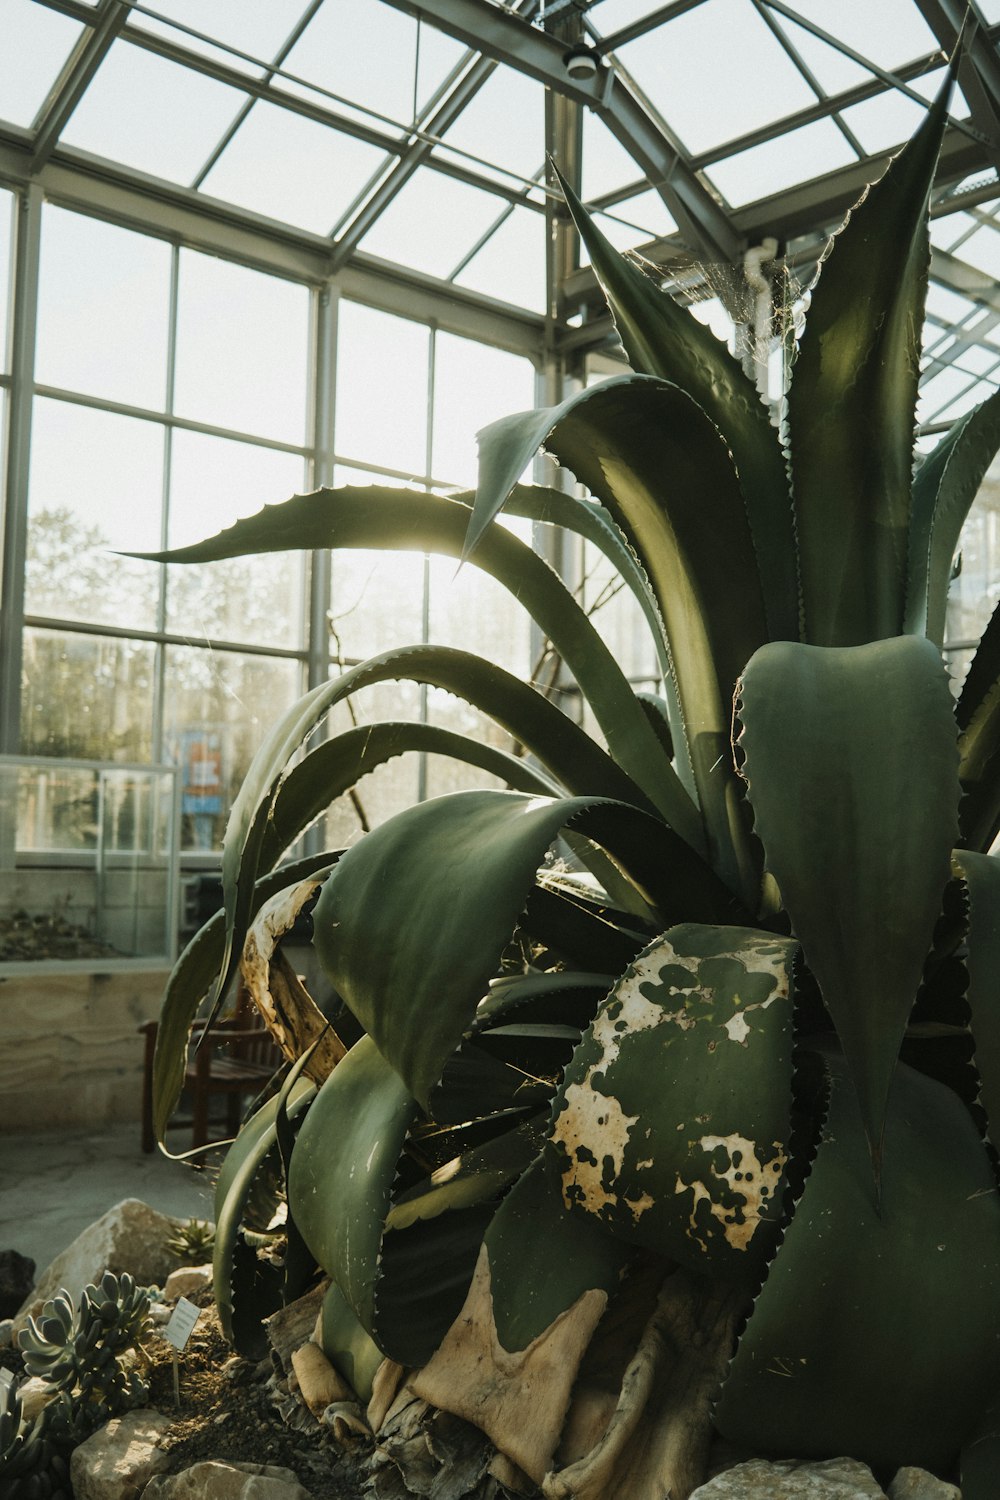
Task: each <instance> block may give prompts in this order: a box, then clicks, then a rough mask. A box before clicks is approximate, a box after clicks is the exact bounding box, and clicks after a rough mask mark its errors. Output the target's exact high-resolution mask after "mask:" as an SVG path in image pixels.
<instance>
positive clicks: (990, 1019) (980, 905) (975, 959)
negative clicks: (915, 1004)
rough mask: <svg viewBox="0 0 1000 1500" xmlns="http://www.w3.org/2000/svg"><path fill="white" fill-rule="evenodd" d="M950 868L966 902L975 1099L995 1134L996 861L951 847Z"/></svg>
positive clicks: (999, 978) (999, 981)
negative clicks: (976, 1076)
mask: <svg viewBox="0 0 1000 1500" xmlns="http://www.w3.org/2000/svg"><path fill="white" fill-rule="evenodd" d="M955 868H956V871H957V873H958V875H959V876H960V877H961V879H962V880H963V881H964V882H965V887H966V890H967V892H968V901H969V923H968V932H967V934H966V946H967V950H968V951H967V956H966V959H965V966H966V969H967V970H968V975H969V987H968V989H967V990H966V995H965V998H966V1000H967V1002H968V1005H969V1010H970V1012H971V1019H972V1034H973V1037H974V1038H975V1047H976V1051H975V1064H976V1070H977V1072H978V1073H979V1082H980V1102H981V1103H982V1105H983V1108H984V1109H985V1110H986V1114H987V1118H988V1119H989V1121H990V1126H991V1131H990V1134H991V1138H992V1139H993V1140H994V1141H995V1140H997V1139H998V1138H1000V1003H998V1002H1000V860H998V859H996V858H994V857H993V856H992V855H989V854H974V853H969V852H967V851H966V850H964V849H956V851H955Z"/></svg>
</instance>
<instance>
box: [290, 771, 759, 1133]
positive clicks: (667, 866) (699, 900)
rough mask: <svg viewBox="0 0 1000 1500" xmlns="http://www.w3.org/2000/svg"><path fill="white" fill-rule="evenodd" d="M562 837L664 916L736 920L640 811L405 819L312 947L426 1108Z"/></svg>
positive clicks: (370, 856)
mask: <svg viewBox="0 0 1000 1500" xmlns="http://www.w3.org/2000/svg"><path fill="white" fill-rule="evenodd" d="M564 830H571V831H573V832H576V833H580V834H584V835H585V836H586V837H588V838H591V839H593V840H594V842H596V843H598V844H600V845H601V846H602V847H603V848H604V849H605V850H606V851H607V852H608V853H609V854H610V855H611V856H612V858H613V859H615V861H616V863H617V864H619V865H620V866H621V867H622V868H623V869H624V870H625V872H626V873H627V874H628V875H629V876H630V878H631V879H632V880H633V881H634V882H635V884H636V886H637V888H638V889H639V893H640V895H642V897H643V899H644V900H646V901H649V902H651V903H652V904H653V905H654V906H656V905H660V906H661V907H668V908H670V907H677V908H679V909H681V910H686V911H690V910H691V909H692V907H693V906H699V907H700V908H701V909H702V911H703V912H704V915H705V919H706V920H708V921H713V920H717V918H718V916H719V914H720V912H725V911H726V910H728V909H731V908H732V905H733V902H732V898H731V896H730V895H729V893H728V892H727V891H726V890H725V888H724V887H722V886H721V885H720V883H719V882H718V881H717V880H716V879H715V877H714V876H713V875H712V872H711V871H710V870H709V869H708V867H707V866H705V865H702V864H701V863H700V861H699V860H698V858H697V856H696V855H695V854H694V853H693V852H692V851H691V850H690V849H689V848H688V846H687V845H686V844H684V842H683V841H682V840H681V839H678V838H677V836H676V834H674V833H672V832H671V830H669V829H667V828H665V827H664V825H663V824H661V823H657V821H656V820H655V819H653V818H651V817H648V816H647V815H645V814H643V813H640V812H639V811H638V810H637V809H636V808H632V807H628V806H626V805H625V804H622V803H608V802H601V801H600V800H599V799H597V798H583V797H578V798H565V799H561V800H556V801H553V800H550V799H547V798H542V797H535V798H531V797H526V796H523V795H521V794H520V793H516V792H492V791H480V792H456V793H454V794H452V795H451V796H448V797H439V798H435V799H434V800H433V801H430V802H423V803H419V804H417V805H416V806H413V807H409V808H407V809H406V810H405V811H404V812H401V813H399V814H397V816H396V817H394V818H391V819H390V820H389V821H388V822H387V823H383V824H382V825H381V827H379V828H376V829H375V830H374V831H373V832H371V833H369V834H367V835H366V836H365V838H363V839H362V840H361V841H360V842H359V843H357V844H355V845H354V847H353V848H352V849H350V850H349V851H348V853H347V854H346V855H345V856H344V859H343V860H342V861H341V863H340V865H339V866H338V873H339V874H340V875H342V876H343V878H342V879H338V880H337V881H336V884H333V883H331V882H328V883H327V886H326V889H325V890H324V892H323V894H322V895H321V896H320V899H319V901H318V902H317V905H316V908H315V910H314V912H313V924H314V932H315V937H314V944H315V947H316V950H317V953H318V954H319V957H320V960H321V962H322V964H323V966H324V968H325V970H326V972H327V974H328V975H329V977H330V979H331V981H332V983H333V985H334V988H335V989H336V990H337V992H338V993H339V994H340V995H342V996H343V998H344V1000H345V1001H346V1002H347V1004H348V1005H349V1006H350V1008H351V1010H352V1011H353V1012H354V1014H355V1015H356V1016H357V1018H358V1020H359V1021H360V1022H361V1024H362V1025H363V1026H364V1028H365V1030H366V1031H367V1032H368V1033H369V1035H370V1036H371V1037H373V1038H374V1040H375V1042H376V1044H377V1045H378V1047H379V1049H380V1050H381V1052H382V1053H383V1054H384V1056H385V1057H386V1058H387V1059H388V1061H389V1062H390V1063H391V1064H392V1066H393V1067H394V1068H395V1069H396V1070H397V1071H398V1073H399V1075H400V1077H401V1078H403V1079H404V1080H405V1081H406V1084H407V1086H408V1087H409V1089H410V1090H411V1092H412V1093H413V1094H415V1095H416V1097H417V1099H418V1100H419V1101H420V1103H421V1105H422V1106H423V1107H424V1108H425V1109H426V1108H427V1101H428V1096H429V1092H430V1090H431V1088H432V1087H433V1086H434V1084H435V1083H436V1082H437V1080H438V1078H439V1077H440V1075H441V1069H442V1067H443V1066H444V1063H445V1060H446V1059H447V1058H448V1057H449V1056H450V1054H451V1053H452V1052H453V1050H454V1049H455V1047H456V1046H457V1044H458V1041H459V1039H460V1037H461V1036H462V1033H463V1032H464V1031H465V1029H466V1027H467V1026H468V1024H469V1022H470V1020H471V1019H472V1017H473V1015H474V1014H475V1009H476V1006H477V1005H478V1003H479V1001H480V1000H481V999H482V997H483V995H484V994H485V993H486V990H487V987H488V985H489V982H490V980H491V979H492V978H493V976H494V974H495V973H496V971H497V969H498V967H499V963H500V957H501V954H502V953H503V950H504V948H505V947H506V945H507V943H508V941H509V939H510V937H511V934H512V933H513V931H514V927H515V924H516V921H517V917H518V913H519V912H520V910H521V909H522V907H523V905H524V901H525V899H526V896H527V894H528V892H529V890H530V889H531V888H532V886H533V885H534V882H535V872H536V871H537V869H538V866H539V865H540V864H541V862H542V859H543V857H544V855H545V852H546V850H547V849H548V847H549V845H550V844H551V843H552V842H553V840H554V839H556V838H557V837H558V836H559V835H560V834H562V833H563V832H564ZM414 911H419V913H420V920H419V922H417V921H414V920H412V913H413V912H414Z"/></svg>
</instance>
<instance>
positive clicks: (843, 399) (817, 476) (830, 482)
mask: <svg viewBox="0 0 1000 1500" xmlns="http://www.w3.org/2000/svg"><path fill="white" fill-rule="evenodd" d="M950 90H951V80H950V78H949V81H948V84H947V85H946V87H945V88H944V89H943V90H942V91H941V93H940V94H939V95H938V98H937V100H936V101H935V103H934V105H933V107H932V108H931V109H929V110H928V112H927V116H926V118H925V119H924V121H923V123H922V124H921V126H920V129H919V130H918V131H917V133H916V135H915V136H914V137H913V139H912V140H911V141H910V143H909V145H907V146H906V148H905V149H904V150H903V151H902V153H901V154H900V155H899V156H898V157H897V158H896V159H895V161H893V162H892V163H891V165H890V167H889V169H888V171H887V172H886V173H885V175H884V177H883V178H882V179H881V181H880V182H878V183H877V184H876V185H875V186H874V187H872V188H871V189H870V190H869V192H868V194H867V196H866V197H865V198H864V199H863V200H862V202H861V203H860V204H859V205H858V206H857V207H856V208H855V209H854V210H853V212H852V214H851V216H850V218H849V219H848V221H847V223H846V224H845V226H844V228H843V229H842V230H841V231H840V232H839V234H838V235H837V237H836V240H835V243H834V249H833V253H832V255H831V256H830V259H829V260H828V261H827V262H826V264H825V265H824V266H823V271H822V275H821V276H820V278H819V281H818V283H817V285H816V287H815V289H814V291H813V296H812V303H811V306H810V308H809V317H808V322H807V326H806V331H805V333H804V335H803V338H802V341H801V344H800V346H799V351H798V355H797V358H796V363H795V372H794V378H793V380H792V387H791V390H790V392H789V396H788V438H789V457H790V462H791V475H792V495H793V500H794V504H795V525H796V534H797V537H798V545H799V567H800V572H801V578H802V607H803V628H804V636H803V639H804V640H806V641H809V642H811V643H812V644H814V645H828V646H853V645H859V644H861V643H863V642H865V641H873V640H880V639H882V638H884V637H887V636H892V635H897V634H898V633H899V631H900V629H901V627H902V623H903V608H904V599H905V593H906V575H907V547H908V539H909V532H910V486H911V467H912V457H913V431H914V411H915V408H916V400H917V381H918V378H919V367H920V329H921V325H922V323H923V310H924V298H925V295H926V291H927V272H928V266H929V263H930V241H929V238H928V234H927V203H928V197H929V193H930V187H931V182H932V180H933V175H934V167H935V163H936V162H937V155H938V148H939V146H940V143H941V135H942V131H943V130H944V124H945V120H946V118H947V106H948V98H949V95H950ZM918 529H919V527H918Z"/></svg>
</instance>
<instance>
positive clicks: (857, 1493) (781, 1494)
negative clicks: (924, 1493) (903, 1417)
mask: <svg viewBox="0 0 1000 1500" xmlns="http://www.w3.org/2000/svg"><path fill="white" fill-rule="evenodd" d="M691 1500H886V1495H885V1491H884V1490H883V1489H882V1487H881V1485H879V1484H876V1482H875V1478H874V1476H873V1474H872V1471H871V1469H869V1468H868V1466H867V1464H862V1463H859V1462H858V1461H857V1459H854V1458H832V1459H828V1460H826V1461H825V1462H823V1463H810V1462H805V1461H802V1460H799V1459H782V1460H780V1461H779V1462H776V1463H768V1462H766V1460H764V1459H762V1458H754V1459H751V1460H750V1462H749V1463H745V1464H737V1465H736V1467H735V1468H734V1469H726V1470H725V1472H724V1473H722V1474H716V1476H715V1478H714V1479H710V1480H709V1481H708V1483H707V1484H703V1485H700V1486H699V1487H698V1489H696V1490H695V1491H694V1493H693V1495H692V1496H691Z"/></svg>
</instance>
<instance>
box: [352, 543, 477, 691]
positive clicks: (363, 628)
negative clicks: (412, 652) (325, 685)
mask: <svg viewBox="0 0 1000 1500" xmlns="http://www.w3.org/2000/svg"><path fill="white" fill-rule="evenodd" d="M452 571H454V564H453V565H452ZM423 638H424V559H423V557H422V556H421V555H420V554H419V553H413V552H381V551H364V550H360V549H359V550H357V551H355V550H354V549H353V548H351V549H350V550H348V549H347V548H345V549H344V550H343V551H340V552H334V554H333V582H332V591H331V606H330V655H331V657H332V659H333V660H334V661H335V662H336V663H337V664H338V665H340V664H342V663H347V662H355V661H364V660H365V659H366V658H367V657H369V656H376V655H378V653H379V652H382V651H389V650H391V649H393V648H394V647H396V646H416V645H419V644H420V642H421V641H422V640H423Z"/></svg>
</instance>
